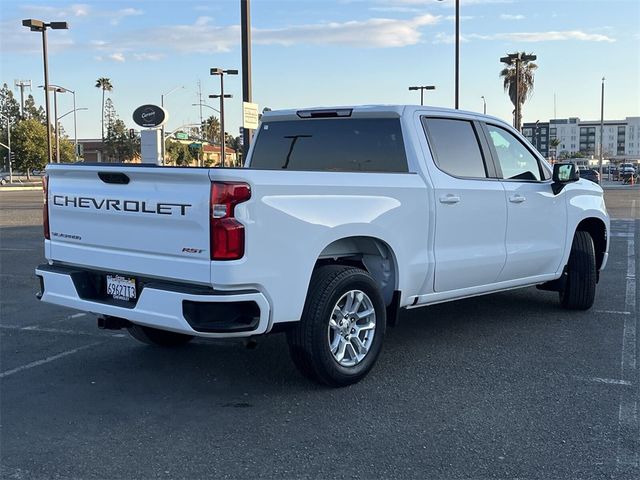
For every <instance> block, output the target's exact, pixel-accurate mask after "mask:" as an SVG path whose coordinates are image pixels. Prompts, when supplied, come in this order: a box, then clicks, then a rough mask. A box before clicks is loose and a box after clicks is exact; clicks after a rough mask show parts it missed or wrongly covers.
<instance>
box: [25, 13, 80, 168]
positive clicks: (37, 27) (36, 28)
mask: <svg viewBox="0 0 640 480" xmlns="http://www.w3.org/2000/svg"><path fill="white" fill-rule="evenodd" d="M22 26H24V27H28V28H29V29H30V30H31V31H32V32H42V58H43V63H44V99H45V113H46V118H47V152H48V157H47V161H48V162H49V163H51V160H52V156H51V121H50V116H49V65H48V60H47V28H52V29H54V30H67V29H68V28H69V24H68V23H67V22H50V23H46V22H43V21H42V20H36V19H34V18H29V19H26V20H23V21H22Z"/></svg>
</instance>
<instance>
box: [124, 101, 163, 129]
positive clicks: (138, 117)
mask: <svg viewBox="0 0 640 480" xmlns="http://www.w3.org/2000/svg"><path fill="white" fill-rule="evenodd" d="M168 119H169V113H168V112H167V111H166V110H165V109H164V108H162V107H159V106H157V105H141V106H139V107H138V108H136V109H135V110H134V111H133V121H134V122H136V123H137V124H138V125H140V126H141V127H159V126H161V125H164V124H165V123H167V120H168Z"/></svg>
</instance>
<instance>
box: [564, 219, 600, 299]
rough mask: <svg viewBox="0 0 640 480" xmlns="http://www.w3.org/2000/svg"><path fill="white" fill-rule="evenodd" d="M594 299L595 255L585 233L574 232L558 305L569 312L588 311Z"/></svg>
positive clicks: (589, 239)
mask: <svg viewBox="0 0 640 480" xmlns="http://www.w3.org/2000/svg"><path fill="white" fill-rule="evenodd" d="M595 298H596V253H595V248H594V246H593V239H592V238H591V235H589V233H587V232H580V231H578V232H576V235H575V237H573V244H572V245H571V253H570V254H569V263H567V277H566V282H565V285H564V288H563V289H562V290H561V291H560V304H561V305H562V306H563V307H564V308H566V309H569V310H588V309H589V308H591V306H592V305H593V302H594V300H595Z"/></svg>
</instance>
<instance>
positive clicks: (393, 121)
mask: <svg viewBox="0 0 640 480" xmlns="http://www.w3.org/2000/svg"><path fill="white" fill-rule="evenodd" d="M251 168H256V169H264V170H280V169H282V170H312V171H334V172H361V171H367V172H407V171H408V167H407V156H406V153H405V149H404V142H403V139H402V130H401V128H400V119H398V118H330V119H308V120H285V121H280V122H278V121H275V122H265V123H263V124H262V126H261V127H260V133H259V134H258V137H257V139H256V144H255V147H254V150H253V155H252V157H251Z"/></svg>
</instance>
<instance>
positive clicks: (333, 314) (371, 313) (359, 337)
mask: <svg viewBox="0 0 640 480" xmlns="http://www.w3.org/2000/svg"><path fill="white" fill-rule="evenodd" d="M385 327H386V311H385V306H384V301H383V299H382V295H381V293H380V290H379V288H378V286H377V284H376V282H375V280H374V279H373V278H372V277H371V276H370V275H369V274H368V273H367V272H366V271H364V270H361V269H359V268H353V267H345V266H341V265H328V266H323V267H319V268H317V269H316V270H315V271H314V273H313V275H312V277H311V283H310V285H309V293H308V295H307V300H306V302H305V306H304V310H303V312H302V318H301V319H300V322H298V324H297V325H296V326H295V328H293V329H292V330H290V331H289V332H288V333H287V341H288V344H289V352H290V354H291V358H292V360H293V362H294V363H295V365H296V367H298V369H299V370H300V372H302V374H303V375H305V376H306V377H307V378H310V379H311V380H314V381H317V382H320V383H324V384H326V385H330V386H334V387H341V386H346V385H350V384H353V383H356V382H358V381H360V380H361V379H362V378H364V377H365V376H366V375H367V373H369V371H370V370H371V368H373V365H374V364H375V362H376V360H377V358H378V355H379V354H380V351H381V349H382V343H383V340H384V333H385Z"/></svg>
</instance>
